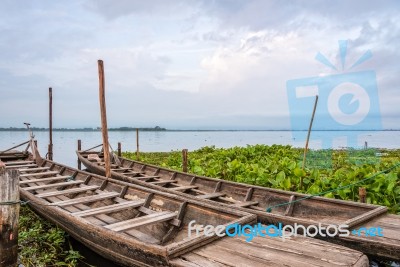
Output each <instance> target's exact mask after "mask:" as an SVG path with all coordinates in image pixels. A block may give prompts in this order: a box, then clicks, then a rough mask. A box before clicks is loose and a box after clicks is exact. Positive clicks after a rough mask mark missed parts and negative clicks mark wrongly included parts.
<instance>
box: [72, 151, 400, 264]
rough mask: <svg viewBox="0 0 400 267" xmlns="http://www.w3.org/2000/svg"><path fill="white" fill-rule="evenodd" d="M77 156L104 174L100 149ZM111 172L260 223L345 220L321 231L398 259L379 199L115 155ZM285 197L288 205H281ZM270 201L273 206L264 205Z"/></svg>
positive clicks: (396, 241)
mask: <svg viewBox="0 0 400 267" xmlns="http://www.w3.org/2000/svg"><path fill="white" fill-rule="evenodd" d="M77 154H78V159H79V160H80V161H81V162H82V163H83V164H84V165H85V166H86V168H88V170H90V171H91V172H94V173H98V174H104V173H105V167H104V160H103V157H102V153H101V151H97V152H95V151H92V150H85V151H77ZM111 166H112V169H111V175H112V177H113V178H115V179H118V180H122V181H127V182H130V183H134V184H139V185H143V186H148V187H149V188H153V189H156V190H160V191H163V192H173V193H174V194H177V195H181V196H188V197H191V198H195V199H201V200H202V201H204V202H212V203H214V205H216V206H225V207H234V208H235V209H237V210H242V211H246V212H250V213H252V214H255V215H257V219H258V221H259V222H262V223H274V224H278V223H282V224H284V225H295V224H301V225H303V226H312V225H321V226H323V227H328V226H329V225H337V226H339V225H347V226H348V229H349V230H350V233H352V234H351V235H349V236H346V237H338V236H335V237H330V236H321V235H319V236H318V238H321V239H324V240H326V241H329V242H332V243H338V244H342V245H345V246H348V247H351V248H355V249H358V250H360V251H362V252H364V253H366V254H368V255H372V256H375V257H381V258H385V259H394V260H400V216H396V215H390V214H387V208H386V207H383V206H378V205H371V204H364V203H357V202H352V201H343V200H337V199H331V198H324V197H311V196H310V195H306V194H301V193H296V192H289V191H283V190H277V189H271V188H266V187H260V186H253V185H247V184H241V183H235V182H230V181H225V180H221V179H215V178H209V177H202V176H198V175H194V174H189V173H184V172H179V171H175V170H169V169H167V168H162V167H159V166H154V165H150V164H145V163H143V162H139V161H134V160H129V159H125V158H122V157H117V156H115V155H114V157H113V162H112V165H111ZM282 203H287V205H281V204H282ZM269 207H273V208H272V209H271V210H268V212H267V209H269ZM362 227H364V228H365V229H374V228H375V229H382V231H383V234H382V235H379V236H378V235H375V236H370V235H368V233H366V232H365V233H361V234H360V232H359V231H358V230H359V229H361V228H362Z"/></svg>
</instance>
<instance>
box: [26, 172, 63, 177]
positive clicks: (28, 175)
mask: <svg viewBox="0 0 400 267" xmlns="http://www.w3.org/2000/svg"><path fill="white" fill-rule="evenodd" d="M50 174H51V175H53V174H58V171H49V172H38V173H27V174H21V175H20V177H32V176H43V175H50Z"/></svg>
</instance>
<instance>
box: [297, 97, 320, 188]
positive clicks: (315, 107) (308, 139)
mask: <svg viewBox="0 0 400 267" xmlns="http://www.w3.org/2000/svg"><path fill="white" fill-rule="evenodd" d="M317 104H318V95H316V96H315V103H314V109H313V113H312V116H311V121H310V126H309V127H308V133H307V141H306V146H305V148H304V155H303V166H302V169H304V167H305V164H306V155H307V150H308V142H309V141H310V134H311V128H312V125H313V121H314V116H315V110H316V109H317ZM302 188H303V177H301V178H300V189H302Z"/></svg>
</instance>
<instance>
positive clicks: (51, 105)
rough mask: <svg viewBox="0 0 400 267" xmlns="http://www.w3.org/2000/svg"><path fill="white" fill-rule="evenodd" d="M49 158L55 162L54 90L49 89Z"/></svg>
mask: <svg viewBox="0 0 400 267" xmlns="http://www.w3.org/2000/svg"><path fill="white" fill-rule="evenodd" d="M47 158H48V159H49V160H53V89H52V88H51V87H50V88H49V148H48V152H47Z"/></svg>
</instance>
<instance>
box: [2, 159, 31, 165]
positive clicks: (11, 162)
mask: <svg viewBox="0 0 400 267" xmlns="http://www.w3.org/2000/svg"><path fill="white" fill-rule="evenodd" d="M28 163H35V162H34V161H32V160H18V161H7V162H6V163H5V164H6V166H11V165H21V164H28Z"/></svg>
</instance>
